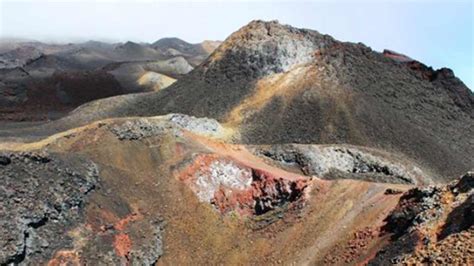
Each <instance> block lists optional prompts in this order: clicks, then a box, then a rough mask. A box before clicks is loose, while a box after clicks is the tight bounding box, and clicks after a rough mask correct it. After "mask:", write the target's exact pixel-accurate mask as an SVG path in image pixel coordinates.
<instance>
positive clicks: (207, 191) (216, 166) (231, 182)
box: [196, 161, 252, 202]
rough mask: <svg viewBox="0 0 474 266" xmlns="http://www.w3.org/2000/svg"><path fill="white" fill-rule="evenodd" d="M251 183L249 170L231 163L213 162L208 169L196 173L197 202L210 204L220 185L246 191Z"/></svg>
mask: <svg viewBox="0 0 474 266" xmlns="http://www.w3.org/2000/svg"><path fill="white" fill-rule="evenodd" d="M251 183H252V172H251V170H250V169H248V168H242V167H239V166H238V165H236V164H235V163H233V162H226V161H214V162H212V163H211V165H210V166H209V169H207V170H206V171H202V172H199V173H198V176H197V179H196V194H197V196H198V198H199V200H201V201H203V202H210V201H211V199H212V198H213V197H214V193H215V192H216V191H217V190H218V189H219V187H220V186H221V185H222V186H224V187H228V188H234V189H246V188H249V187H250V185H251Z"/></svg>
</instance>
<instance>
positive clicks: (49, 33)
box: [0, 0, 474, 90]
mask: <svg viewBox="0 0 474 266" xmlns="http://www.w3.org/2000/svg"><path fill="white" fill-rule="evenodd" d="M473 2H474V1H472V0H399V1H395V0H385V1H384V0H378V1H376V0H365V1H349V0H345V1H340V0H332V1H329V0H323V1H291V2H285V1H267V0H260V1H249V0H246V1H236V0H233V1H232V0H231V1H229V0H227V1H223V0H208V1H197V0H194V1H171V0H138V1H137V0H135V1H132V0H98V1H79V0H62V1H57V0H36V1H33V0H15V1H13V0H0V37H1V38H25V39H34V40H39V41H53V42H78V41H86V40H91V39H93V40H101V41H109V42H118V41H128V40H130V41H135V42H154V41H156V40H158V39H159V38H162V37H179V38H181V39H183V40H186V41H188V42H193V43H195V42H200V41H202V40H205V39H207V40H224V39H225V38H226V37H227V36H229V35H230V34H231V33H232V32H234V31H236V30H237V29H239V28H240V27H242V26H244V25H245V24H247V23H248V22H250V21H251V20H253V19H263V20H274V19H276V20H279V21H280V22H281V23H284V24H290V25H293V26H296V27H301V28H309V29H314V30H317V31H319V32H321V33H325V34H330V35H332V36H333V37H335V38H336V39H339V40H342V41H351V42H362V43H364V44H366V45H368V46H370V47H371V48H372V49H374V50H377V51H382V50H383V49H386V48H387V49H391V50H395V51H397V52H401V53H404V54H406V55H408V56H410V57H412V58H414V59H417V60H419V61H421V62H423V63H425V64H427V65H430V66H433V67H434V68H440V67H449V68H451V69H453V70H454V72H455V74H456V76H458V77H460V78H461V80H463V81H464V83H465V84H466V85H467V86H468V87H469V88H470V89H471V90H472V89H474V54H473V50H474V47H473V46H474V43H473V39H474V37H473V36H474V32H473V31H474V28H473V17H474V4H473Z"/></svg>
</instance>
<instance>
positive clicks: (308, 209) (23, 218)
mask: <svg viewBox="0 0 474 266" xmlns="http://www.w3.org/2000/svg"><path fill="white" fill-rule="evenodd" d="M231 136H232V129H231V128H226V127H225V126H222V125H220V124H219V123H217V122H216V121H214V120H211V119H202V118H201V119H196V118H193V117H187V116H183V115H168V116H164V117H153V118H124V119H111V120H105V121H99V122H96V123H93V124H90V125H87V126H84V127H81V128H76V129H72V130H69V131H66V132H62V133H60V134H57V135H54V136H51V137H49V138H47V139H45V140H42V141H39V142H35V143H2V144H0V150H2V151H1V152H0V174H1V175H2V176H4V177H5V178H4V179H5V180H4V181H5V182H3V183H2V184H1V185H0V191H2V193H0V197H1V199H2V200H1V202H2V204H4V206H3V207H4V208H0V214H1V215H0V224H1V225H2V226H1V227H0V228H1V229H0V230H1V233H0V263H1V264H4V263H19V264H21V263H24V264H29V263H36V264H38V263H40V264H46V263H49V264H51V265H62V264H67V263H72V264H79V265H80V264H90V263H94V264H97V263H99V264H130V265H135V264H138V265H143V264H146V265H152V264H155V263H156V262H158V264H159V265H160V264H161V265H167V264H179V265H183V264H224V263H225V264H228V265H234V264H276V263H282V264H322V263H336V264H340V265H348V264H349V265H356V264H360V263H363V262H367V261H372V262H373V263H376V264H377V263H380V262H382V263H385V264H386V263H388V262H390V261H392V260H396V259H400V260H401V259H406V260H410V261H415V262H423V261H424V257H423V256H421V255H419V253H418V251H420V252H421V251H423V250H424V249H433V248H434V246H435V245H440V246H441V245H442V246H444V247H445V248H448V249H449V250H454V249H453V247H454V245H455V244H453V241H452V240H450V239H451V238H457V237H463V238H464V239H465V240H467V241H465V242H464V244H463V245H462V246H459V247H458V249H457V250H458V251H459V252H460V254H453V255H452V256H451V257H450V259H451V260H452V261H453V262H458V263H461V262H462V263H469V262H472V256H471V255H472V253H469V250H470V249H472V245H471V244H472V239H473V237H472V234H471V231H472V223H469V222H470V220H469V219H468V217H469V216H465V217H464V216H463V213H464V210H466V209H467V210H472V207H469V206H472V202H471V200H470V199H472V192H473V191H474V190H473V176H472V175H466V177H464V178H463V179H461V181H460V182H459V183H458V184H457V185H454V184H453V185H451V186H447V187H429V188H427V189H418V188H416V189H413V190H410V189H412V188H413V185H409V184H406V182H405V180H404V179H403V178H400V179H398V180H395V179H393V180H392V181H391V183H376V182H378V181H383V180H381V179H379V178H381V176H379V177H376V179H375V180H373V181H376V182H366V181H362V180H354V179H360V176H361V175H362V174H363V173H352V171H350V170H349V171H346V170H345V169H343V168H344V167H345V166H346V165H347V162H346V161H345V160H346V159H347V158H345V159H344V158H342V159H341V161H339V162H337V161H334V159H335V158H337V157H338V156H333V155H331V154H332V153H331V151H336V150H344V149H346V150H347V151H351V152H354V153H353V154H354V156H355V157H359V158H360V159H361V161H364V160H365V162H366V163H367V162H369V161H367V158H372V159H370V160H372V162H376V161H377V162H384V163H385V164H387V165H391V166H395V165H399V164H400V163H403V164H404V167H406V168H407V169H413V168H415V166H414V165H412V164H410V163H406V162H405V161H404V160H401V161H400V160H398V159H395V158H398V157H397V156H393V155H390V154H387V153H383V152H380V151H375V150H368V149H364V148H362V147H354V146H351V147H343V146H334V147H332V146H324V147H315V146H306V145H301V146H299V152H300V153H305V150H306V151H310V152H309V153H306V154H307V155H310V154H314V153H316V154H319V155H318V156H320V158H322V159H324V160H323V161H325V162H333V163H334V164H333V165H332V166H331V165H330V164H327V166H328V167H331V168H333V167H336V168H337V167H339V170H340V171H346V173H344V174H342V173H341V174H340V175H339V176H338V178H336V179H334V178H333V177H334V176H333V177H329V176H328V177H327V178H326V177H323V176H318V175H314V173H310V172H306V174H304V173H296V172H291V171H288V170H286V169H285V168H280V166H278V165H279V164H280V163H276V164H274V163H271V162H270V161H268V155H269V153H266V155H259V156H256V155H255V154H253V153H252V152H256V151H258V150H262V151H274V152H273V153H272V154H277V153H278V154H283V155H282V156H283V157H285V158H287V157H291V155H292V154H294V153H292V152H293V151H291V150H287V149H285V148H281V147H277V146H276V147H271V146H252V147H247V146H245V145H231V144H227V143H225V142H223V141H226V140H229V138H231ZM318 150H320V152H319V153H318ZM257 153H258V152H257ZM381 154H384V155H382V156H381ZM131 155H133V156H131ZM260 156H262V157H260ZM277 157H278V156H276V157H274V158H277ZM355 157H354V158H355ZM274 158H272V159H271V160H274ZM391 166H390V167H391ZM341 167H342V168H341ZM358 167H359V166H358ZM360 167H361V169H362V168H363V167H362V166H360ZM418 174H419V175H418V177H417V178H419V181H420V183H425V182H426V181H428V180H427V179H425V178H429V175H427V174H426V173H425V172H423V170H421V169H420V170H419V172H418ZM328 178H329V179H328ZM382 178H383V177H382ZM407 190H410V191H409V192H408V193H406V194H403V192H404V191H407ZM420 191H421V193H420ZM431 191H435V192H434V193H432V192H431ZM399 199H400V201H399ZM427 204H428V205H427ZM430 204H431V205H430ZM433 204H434V205H436V206H439V207H433V208H431V207H430V206H433ZM470 204H471V205H470ZM458 206H459V207H458ZM432 210H435V211H437V212H438V213H439V215H437V216H433V215H430V213H431V211H432ZM413 217H422V218H423V217H425V218H427V220H425V222H421V223H416V222H415V221H418V219H413ZM450 217H461V218H455V219H454V220H453V218H450ZM463 217H464V218H463ZM420 219H421V218H420ZM431 224H436V227H435V228H434V230H433V231H427V230H425V229H429V228H431V227H430V225H431ZM398 225H401V226H398ZM393 228H396V231H394V229H393ZM409 228H415V229H416V230H415V231H414V230H410V229H409ZM438 228H444V229H443V230H442V231H441V232H442V233H440V234H439V237H438V238H436V237H435V236H433V235H431V233H430V232H438V231H437V230H435V229H438ZM466 234H467V235H466ZM58 235H61V236H63V237H61V238H58V237H57V236H58ZM412 235H416V236H419V235H421V236H423V235H426V236H427V237H429V239H430V242H429V243H430V245H423V246H416V244H417V243H418V242H417V239H415V238H412V237H411V236H412ZM447 240H450V241H447ZM470 241H471V242H470ZM282 243H284V244H282ZM400 243H402V244H404V245H405V246H406V247H408V249H406V250H405V249H397V248H396V247H398V246H400ZM384 250H387V251H385V252H384Z"/></svg>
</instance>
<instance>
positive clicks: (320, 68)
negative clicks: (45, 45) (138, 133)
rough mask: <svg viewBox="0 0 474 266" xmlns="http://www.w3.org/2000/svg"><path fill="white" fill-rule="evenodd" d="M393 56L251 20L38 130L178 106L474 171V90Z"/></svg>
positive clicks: (258, 133) (251, 129)
mask: <svg viewBox="0 0 474 266" xmlns="http://www.w3.org/2000/svg"><path fill="white" fill-rule="evenodd" d="M393 57H394V56H393V53H387V52H386V53H385V54H383V53H378V52H375V51H372V50H371V49H370V48H369V47H367V46H365V45H363V44H360V43H359V44H354V43H342V42H339V41H336V40H334V39H333V38H332V37H330V36H328V35H322V34H320V33H318V32H316V31H312V30H306V29H297V28H293V27H291V26H286V25H281V24H279V23H277V22H263V21H253V22H251V23H250V24H248V25H247V26H245V27H243V28H241V29H240V30H238V31H237V32H235V33H233V34H232V35H231V36H230V37H229V38H227V39H226V40H225V42H224V43H222V44H221V45H220V46H219V48H218V49H217V50H216V51H214V53H213V54H212V55H211V56H210V57H209V58H208V59H207V60H206V61H205V62H204V63H203V64H201V65H200V66H199V67H197V68H195V69H194V70H193V71H192V72H191V73H189V74H188V75H186V76H185V77H183V78H182V79H180V80H179V81H178V82H176V83H174V84H173V85H172V86H171V87H170V88H169V89H167V90H164V91H160V92H157V93H150V94H143V95H130V96H125V97H117V98H111V99H107V100H104V101H98V102H93V103H90V104H88V105H86V106H83V107H80V108H79V109H77V110H76V111H75V112H74V113H72V114H71V116H70V117H67V118H65V119H63V120H61V121H58V122H56V123H53V124H50V125H47V126H45V127H43V128H42V129H34V130H35V132H44V133H43V134H49V133H51V132H54V131H55V130H64V129H67V128H71V127H74V126H77V125H81V124H86V123H88V122H90V121H94V120H96V119H101V118H105V117H121V116H131V115H132V116H137V115H138V116H150V115H161V114H167V113H176V112H179V113H185V114H190V115H194V116H198V117H211V118H215V119H218V120H219V121H220V122H222V123H225V124H227V125H228V126H230V127H233V128H234V129H235V131H236V136H238V140H237V141H238V142H241V143H247V144H271V143H349V144H355V145H363V146H368V147H373V148H381V149H384V150H387V151H389V152H394V153H402V154H405V155H406V156H408V157H409V158H411V159H413V160H415V161H417V162H419V163H420V164H422V165H424V166H426V167H427V168H430V169H432V171H433V173H434V175H435V179H437V180H439V181H442V180H446V179H450V178H451V177H452V176H457V175H460V174H462V173H463V172H465V171H467V170H469V169H470V168H472V167H473V166H474V157H473V156H471V155H472V154H473V152H474V139H473V138H472V136H473V135H474V111H473V110H474V109H473V108H474V107H473V106H474V105H473V103H474V96H473V93H472V92H471V91H469V89H468V88H467V87H466V86H465V85H464V84H463V83H462V82H461V81H460V80H459V79H457V78H456V77H455V76H454V74H453V73H452V71H450V70H449V69H440V70H433V69H431V68H428V67H426V66H424V65H423V64H421V63H419V62H416V61H411V60H409V59H408V60H399V57H400V56H399V57H398V58H393ZM405 59H406V58H405ZM24 132H25V133H21V132H19V133H16V134H20V135H21V134H28V133H26V132H28V130H25V131H24ZM0 134H1V135H3V136H5V135H8V134H10V133H8V132H3V133H2V132H0Z"/></svg>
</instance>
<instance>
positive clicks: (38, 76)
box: [0, 38, 219, 121]
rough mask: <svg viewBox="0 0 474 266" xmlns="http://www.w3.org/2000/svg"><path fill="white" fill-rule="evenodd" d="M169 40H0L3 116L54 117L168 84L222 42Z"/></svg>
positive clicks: (0, 108)
mask: <svg viewBox="0 0 474 266" xmlns="http://www.w3.org/2000/svg"><path fill="white" fill-rule="evenodd" d="M175 39H176V40H179V39H177V38H175ZM166 40H167V38H165V39H162V40H161V42H164V44H163V45H162V44H161V42H160V41H157V42H156V43H154V44H142V43H140V44H139V43H133V42H126V43H123V44H122V43H117V44H109V43H102V42H95V41H89V42H85V43H79V44H64V45H59V44H45V43H39V42H18V43H16V42H13V43H11V42H0V120H4V121H7V120H10V121H38V120H39V121H41V120H54V119H58V118H60V117H62V116H64V115H66V114H67V112H69V111H71V110H72V109H74V108H75V107H77V106H79V105H81V104H83V103H86V102H89V101H92V100H96V99H101V98H106V97H110V96H116V95H121V94H129V93H139V92H149V91H157V90H160V89H163V88H166V87H168V86H169V85H171V84H172V83H173V82H175V81H176V79H178V78H180V77H181V76H182V75H184V74H187V73H188V72H190V71H191V70H192V69H193V68H194V67H195V66H197V65H198V64H200V63H201V62H202V61H203V60H204V59H205V58H206V57H207V56H208V55H209V54H210V53H211V52H212V51H213V49H215V47H216V46H217V44H218V43H219V42H209V41H205V42H203V43H200V44H189V43H187V42H185V41H182V40H179V41H180V42H178V43H168V44H167V43H166ZM184 44H185V45H184ZM187 46H190V47H193V49H192V50H190V49H188V48H187ZM165 48H166V49H165ZM169 49H173V51H174V53H172V54H171V53H168V52H167V50H169Z"/></svg>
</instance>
